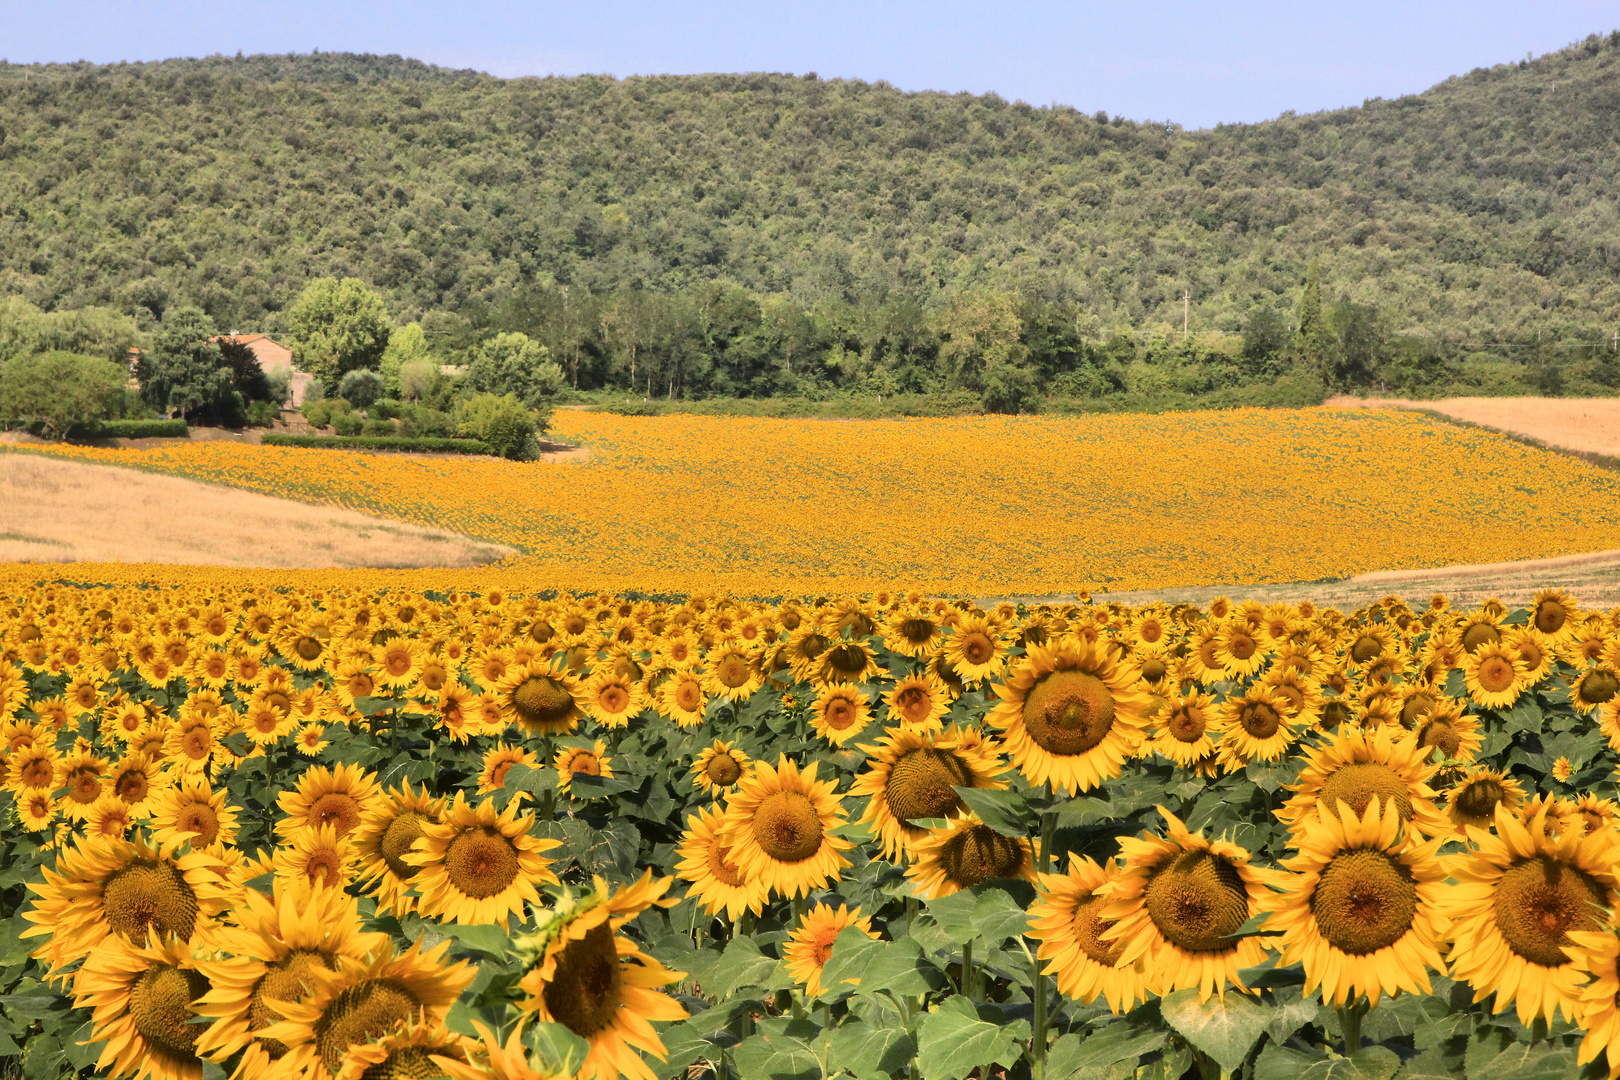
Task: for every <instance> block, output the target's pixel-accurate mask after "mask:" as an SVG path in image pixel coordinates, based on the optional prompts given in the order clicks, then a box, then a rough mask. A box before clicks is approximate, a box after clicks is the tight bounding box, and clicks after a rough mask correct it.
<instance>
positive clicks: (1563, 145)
mask: <svg viewBox="0 0 1620 1080" xmlns="http://www.w3.org/2000/svg"><path fill="white" fill-rule="evenodd" d="M1617 167H1620V32H1617V33H1616V34H1613V35H1610V36H1609V37H1606V38H1599V37H1596V36H1594V37H1591V38H1589V39H1587V40H1586V41H1585V42H1583V43H1580V44H1577V45H1574V46H1571V47H1570V48H1568V49H1565V50H1562V51H1560V52H1558V53H1555V54H1551V55H1548V56H1543V57H1540V58H1538V59H1536V60H1533V61H1530V62H1528V63H1516V64H1506V65H1500V66H1498V67H1494V68H1490V69H1480V70H1476V71H1474V72H1471V73H1469V74H1467V75H1463V76H1459V77H1456V78H1453V79H1449V80H1447V81H1446V82H1444V83H1442V84H1440V85H1438V86H1436V87H1434V88H1432V89H1430V90H1428V91H1427V92H1425V93H1423V94H1420V95H1415V96H1411V97H1404V98H1400V99H1397V100H1393V101H1383V100H1374V101H1370V102H1367V103H1366V104H1365V105H1363V106H1361V107H1358V108H1349V109H1342V110H1338V111H1334V112H1326V113H1316V114H1312V115H1308V116H1293V115H1285V116H1283V117H1280V118H1278V119H1276V120H1272V121H1267V122H1265V123H1260V124H1252V125H1241V126H1225V127H1219V128H1216V129H1214V130H1208V131H1184V130H1182V129H1180V128H1178V127H1175V126H1167V125H1163V124H1143V123H1135V122H1130V121H1126V120H1121V119H1118V118H1109V117H1107V116H1105V115H1103V114H1100V113H1099V114H1097V115H1095V116H1093V115H1088V114H1085V113H1082V112H1079V111H1077V110H1075V109H1071V108H1065V107H1050V108H1033V107H1031V106H1028V105H1025V104H1023V103H1013V102H1008V101H1005V100H1002V99H1001V98H999V97H996V96H994V95H989V96H982V97H980V96H973V95H969V94H957V95H946V94H938V93H903V92H901V91H898V90H896V89H894V88H893V87H890V86H888V85H887V84H884V83H875V84H868V83H862V82H853V81H824V80H818V79H817V78H815V77H814V76H805V77H792V76H785V75H707V76H690V77H686V76H682V77H674V76H671V77H657V78H632V79H623V80H616V79H611V78H606V77H590V76H586V77H577V78H546V79H512V80H502V79H495V78H491V77H488V76H484V75H480V74H477V73H474V72H469V71H450V70H445V69H439V68H433V67H429V66H426V65H423V64H420V63H417V62H415V61H408V60H401V59H399V58H397V57H375V56H355V55H345V54H317V55H313V56H291V57H281V56H255V57H246V58H234V59H233V58H228V57H211V58H208V59H202V60H171V61H165V62H162V63H151V64H119V65H108V66H97V65H91V64H69V65H49V66H20V65H3V66H0V294H20V295H22V296H24V297H26V298H28V299H29V300H30V301H32V302H33V303H35V304H37V305H39V306H41V307H43V308H46V309H53V308H54V309H60V308H70V307H83V306H89V305H105V306H113V307H118V308H123V309H125V310H126V311H132V312H151V313H154V314H155V313H158V312H161V311H162V310H164V309H165V308H167V307H170V306H177V305H181V304H191V303H195V304H200V305H201V306H203V307H204V308H206V309H207V310H208V311H209V313H210V314H212V315H213V316H214V317H215V319H216V321H217V322H218V323H219V324H220V325H221V326H239V327H244V328H246V327H253V328H263V329H271V330H274V329H276V327H277V325H278V322H277V320H278V317H279V316H278V314H277V313H279V312H280V311H281V310H282V309H284V308H285V307H286V306H287V305H288V304H290V303H291V301H292V300H293V299H294V298H295V297H296V295H297V293H298V291H299V289H300V288H301V287H302V286H303V284H304V283H305V282H306V281H308V280H309V279H311V278H313V277H317V276H321V275H338V276H356V277H360V278H363V279H365V280H367V281H368V282H371V283H372V284H374V285H375V286H376V287H377V288H378V289H379V290H380V291H381V292H382V293H383V294H384V295H385V296H386V297H387V298H388V299H389V301H390V303H391V305H392V307H393V309H394V310H395V311H396V312H398V313H400V314H401V315H402V316H403V317H407V318H409V317H418V316H420V315H422V314H424V313H428V312H433V311H451V312H461V313H463V314H467V315H471V316H472V317H473V318H474V320H475V322H476V321H477V320H482V321H483V322H484V323H486V324H487V323H489V322H490V321H491V320H492V319H494V320H495V321H500V320H501V318H505V320H506V322H508V323H511V322H513V320H512V319H511V318H508V317H504V316H498V315H492V314H491V313H492V312H495V313H498V312H501V311H503V310H504V311H510V310H511V308H512V305H513V304H514V303H519V304H521V303H522V302H523V297H524V296H533V295H534V294H535V290H536V289H537V288H538V289H540V290H541V291H546V292H557V291H559V290H557V289H555V288H553V287H556V286H567V287H568V288H569V289H570V291H571V294H572V295H574V296H576V297H588V296H590V295H596V296H601V295H605V294H610V293H614V292H620V291H624V290H647V291H651V292H655V293H663V294H674V295H686V294H690V293H692V291H693V290H694V289H698V288H699V287H700V286H703V284H704V283H706V282H711V281H723V282H728V283H734V284H736V285H739V286H742V287H743V288H745V289H747V290H750V291H751V292H752V293H753V294H755V295H756V296H760V297H766V298H772V297H776V298H781V299H782V300H783V301H785V302H787V303H789V304H791V305H792V306H793V307H795V309H818V310H827V309H828V308H829V306H831V307H836V306H838V305H852V304H853V305H868V306H869V305H872V304H875V303H878V302H881V301H888V302H890V303H891V305H892V303H894V302H895V301H896V298H904V300H905V302H906V303H912V304H916V305H920V307H921V308H923V309H929V308H937V307H938V306H939V305H940V304H941V303H942V302H943V300H944V298H945V297H947V296H949V295H950V294H952V293H954V292H957V291H960V290H962V289H964V288H969V287H977V286H987V287H991V288H994V289H1002V290H1012V291H1014V292H1016V293H1018V294H1020V295H1022V296H1026V297H1036V298H1040V299H1041V300H1042V301H1046V302H1056V303H1059V304H1061V305H1063V309H1064V310H1065V311H1066V312H1072V313H1073V318H1072V320H1070V321H1072V322H1073V324H1074V330H1075V332H1076V333H1078V334H1080V335H1081V336H1082V337H1089V338H1091V339H1092V340H1097V341H1101V340H1104V339H1106V338H1107V337H1108V336H1109V335H1110V334H1112V333H1114V332H1116V331H1119V330H1136V331H1148V332H1149V333H1150V334H1151V333H1162V332H1164V331H1166V330H1168V329H1169V328H1170V327H1172V326H1174V327H1175V328H1176V329H1178V330H1179V328H1180V324H1181V319H1182V293H1183V289H1188V290H1190V291H1191V295H1192V301H1191V322H1192V327H1193V329H1194V330H1197V331H1203V332H1214V331H1219V332H1224V333H1227V334H1237V333H1239V332H1241V331H1242V330H1243V329H1244V327H1245V325H1246V324H1248V323H1250V322H1251V321H1252V316H1253V312H1254V310H1255V308H1256V306H1257V305H1259V306H1262V307H1265V306H1270V307H1272V308H1275V309H1276V310H1277V311H1278V312H1279V313H1281V314H1282V316H1283V317H1284V319H1285V320H1291V319H1292V318H1293V317H1294V311H1295V305H1296V302H1297V297H1298V295H1299V289H1300V286H1301V284H1302V282H1303V280H1304V277H1305V272H1306V266H1307V264H1308V262H1309V261H1310V260H1311V259H1313V258H1314V259H1317V260H1319V261H1320V265H1321V268H1322V275H1323V291H1324V295H1325V296H1327V297H1328V298H1329V299H1330V300H1332V299H1334V298H1348V299H1350V300H1353V301H1357V302H1360V303H1362V304H1369V305H1376V307H1377V310H1378V313H1379V319H1380V320H1381V325H1382V326H1383V327H1384V328H1385V329H1386V330H1388V331H1389V332H1393V333H1399V334H1405V335H1416V336H1419V337H1424V338H1434V339H1439V340H1441V341H1444V342H1447V343H1449V347H1452V348H1454V349H1460V350H1462V351H1464V352H1466V351H1470V350H1477V349H1481V348H1484V349H1487V350H1488V349H1490V348H1493V347H1496V345H1495V344H1494V343H1504V342H1505V343H1510V345H1511V346H1524V345H1526V344H1534V343H1536V342H1538V341H1539V342H1540V343H1541V344H1542V346H1543V347H1544V348H1545V347H1547V346H1548V345H1549V344H1551V343H1561V342H1563V343H1574V342H1577V341H1585V342H1588V343H1592V342H1596V341H1599V340H1607V338H1608V336H1609V335H1610V334H1611V333H1612V332H1613V328H1614V325H1615V323H1616V321H1617V319H1620V279H1617V271H1620V227H1617V225H1620V219H1617V211H1616V205H1615V199H1614V194H1615V180H1616V177H1615V172H1616V169H1617ZM525 290H526V291H525ZM514 297H516V299H514ZM1067 318H1068V317H1067V316H1066V319H1067ZM516 322H517V323H521V322H522V319H521V318H519V319H517V320H516Z"/></svg>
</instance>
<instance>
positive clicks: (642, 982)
mask: <svg viewBox="0 0 1620 1080" xmlns="http://www.w3.org/2000/svg"><path fill="white" fill-rule="evenodd" d="M673 881H674V879H673V878H667V877H666V878H662V879H660V880H657V881H654V880H653V876H652V871H651V870H648V871H647V872H645V873H644V874H642V876H641V879H640V880H639V881H637V882H635V883H634V884H631V885H623V886H620V887H619V888H618V889H617V890H615V891H614V892H613V893H611V894H610V893H609V892H608V889H607V883H606V882H604V881H603V880H602V879H601V878H600V877H598V878H596V879H595V889H594V891H592V892H590V893H587V894H586V895H584V896H581V897H573V896H565V897H564V898H563V900H562V901H560V902H559V903H558V904H557V906H556V907H555V908H554V909H552V910H551V911H549V912H546V913H543V914H541V915H540V917H539V926H538V928H537V929H536V930H535V932H534V933H533V934H529V935H526V936H524V937H520V938H518V939H516V940H515V941H514V942H513V950H514V951H515V952H516V953H517V954H518V955H519V956H523V957H527V958H530V959H529V963H528V966H527V970H526V972H525V974H524V975H523V978H522V979H521V980H520V981H519V983H518V986H519V989H520V990H522V991H523V993H524V994H525V995H526V996H525V997H524V999H523V1000H522V1001H520V1002H519V1003H518V1008H519V1009H520V1010H522V1012H523V1013H524V1014H526V1015H531V1014H532V1015H533V1016H535V1018H536V1019H538V1020H541V1021H544V1022H549V1023H556V1024H562V1025H563V1026H564V1027H566V1028H567V1029H568V1030H569V1031H572V1032H573V1033H574V1034H575V1035H577V1036H579V1037H580V1038H582V1039H584V1040H586V1041H587V1042H588V1043H589V1044H590V1052H589V1053H588V1054H587V1055H586V1057H585V1061H584V1063H583V1064H582V1065H581V1066H580V1069H579V1072H578V1073H577V1074H576V1076H577V1080H613V1077H614V1076H615V1075H622V1076H625V1077H629V1078H630V1080H658V1074H657V1073H655V1072H653V1070H652V1069H650V1068H649V1067H648V1066H647V1063H646V1062H645V1061H644V1060H642V1058H641V1055H640V1054H638V1053H637V1052H636V1051H638V1050H639V1051H642V1052H645V1053H648V1054H652V1055H653V1056H654V1057H656V1058H658V1059H659V1060H660V1061H662V1060H664V1057H665V1051H664V1044H663V1042H662V1041H661V1040H660V1039H659V1038H658V1034H657V1033H656V1032H655V1031H654V1030H653V1028H652V1026H651V1024H649V1023H648V1021H662V1020H680V1019H683V1018H684V1017H685V1016H686V1009H685V1008H684V1007H682V1006H681V1004H680V1003H679V1002H677V1001H676V1000H675V999H674V998H671V997H669V996H668V995H667V994H664V993H661V992H659V990H658V988H659V987H663V986H668V985H669V984H670V983H673V982H679V981H680V980H681V979H683V978H685V977H686V973H685V972H682V971H670V970H669V969H668V968H665V967H664V966H663V965H662V964H660V963H659V962H658V961H657V960H655V959H653V958H652V957H651V956H649V955H647V954H646V953H644V952H642V951H641V950H640V949H639V948H637V947H636V943H635V942H633V941H631V940H630V939H629V938H626V937H623V936H622V935H620V934H619V933H618V931H619V930H620V929H621V928H623V926H624V925H625V924H626V923H628V922H630V921H631V920H632V919H634V918H635V917H636V916H637V915H639V914H641V912H642V911H644V910H646V909H647V908H649V907H652V906H653V905H655V904H656V905H658V906H660V907H667V906H669V905H670V904H672V903H673V901H671V900H668V899H664V893H665V892H667V891H668V890H669V886H670V885H671V883H672V882H673Z"/></svg>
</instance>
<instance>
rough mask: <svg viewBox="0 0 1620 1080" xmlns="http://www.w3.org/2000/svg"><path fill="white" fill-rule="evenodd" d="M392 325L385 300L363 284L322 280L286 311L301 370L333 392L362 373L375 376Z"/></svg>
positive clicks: (311, 286)
mask: <svg viewBox="0 0 1620 1080" xmlns="http://www.w3.org/2000/svg"><path fill="white" fill-rule="evenodd" d="M391 328H392V324H391V322H390V321H389V318H388V308H387V306H386V305H385V304H384V302H383V299H382V297H380V296H378V295H377V294H376V293H374V292H372V291H371V290H370V289H369V288H367V286H366V283H365V282H363V281H361V280H359V279H358V278H352V277H346V278H344V279H343V280H342V281H339V280H337V279H336V278H317V279H316V280H315V281H312V282H310V283H309V284H308V285H307V286H305V288H304V291H303V292H302V293H300V294H299V296H298V299H297V301H296V302H295V303H294V304H293V306H292V307H291V308H290V309H288V311H287V333H288V335H289V336H290V337H291V339H292V346H293V355H294V356H295V357H296V358H297V361H298V364H299V366H300V367H301V368H302V369H303V370H305V371H308V372H309V373H311V374H312V375H314V376H315V377H316V378H317V379H320V380H321V382H322V384H323V385H325V386H328V387H336V386H337V385H338V382H339V380H341V379H342V378H343V376H344V375H346V374H348V373H349V372H351V371H355V370H358V369H361V368H369V369H371V370H373V371H374V370H376V368H377V367H378V366H379V365H380V364H381V363H382V358H383V352H384V350H386V349H387V347H388V338H389V334H390V331H391Z"/></svg>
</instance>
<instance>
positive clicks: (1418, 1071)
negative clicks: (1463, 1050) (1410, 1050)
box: [1396, 1050, 1467, 1080]
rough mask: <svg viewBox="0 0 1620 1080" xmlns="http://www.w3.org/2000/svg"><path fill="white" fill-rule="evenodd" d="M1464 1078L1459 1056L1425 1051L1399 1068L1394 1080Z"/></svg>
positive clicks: (1456, 1079) (1459, 1079)
mask: <svg viewBox="0 0 1620 1080" xmlns="http://www.w3.org/2000/svg"><path fill="white" fill-rule="evenodd" d="M1466 1077H1467V1074H1466V1073H1465V1072H1464V1070H1463V1060H1462V1056H1461V1055H1458V1054H1446V1053H1443V1052H1441V1051H1440V1050H1425V1051H1423V1053H1421V1054H1419V1055H1418V1056H1417V1057H1415V1058H1410V1059H1408V1061H1407V1062H1406V1064H1405V1065H1403V1066H1401V1071H1400V1072H1399V1073H1398V1074H1397V1076H1396V1080H1466Z"/></svg>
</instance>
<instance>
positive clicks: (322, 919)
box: [195, 878, 391, 1080]
mask: <svg viewBox="0 0 1620 1080" xmlns="http://www.w3.org/2000/svg"><path fill="white" fill-rule="evenodd" d="M274 890H275V891H274V894H273V895H272V896H265V895H264V894H263V893H261V892H258V891H256V890H254V889H245V890H243V892H242V896H241V900H240V901H239V902H238V904H237V905H236V908H235V920H234V921H235V925H234V926H230V927H226V928H225V929H223V930H221V931H220V945H221V951H220V952H219V953H218V954H217V955H215V956H213V957H212V958H204V959H200V960H198V962H197V966H198V968H200V969H201V970H202V972H203V974H204V975H206V976H207V978H208V983H209V987H210V989H209V991H208V993H206V994H205V995H203V997H202V998H200V999H199V1000H198V1001H197V1003H196V1006H195V1008H196V1011H197V1013H198V1014H199V1015H201V1016H211V1017H214V1022H213V1023H212V1024H210V1025H208V1026H207V1027H205V1028H202V1029H200V1037H199V1038H198V1040H197V1052H198V1053H200V1054H202V1055H203V1056H205V1057H209V1058H213V1059H215V1060H221V1061H222V1060H225V1059H227V1058H229V1057H231V1056H232V1055H234V1054H236V1053H237V1052H238V1051H242V1052H243V1053H242V1058H241V1061H240V1063H239V1064H238V1065H237V1068H236V1071H235V1073H233V1074H232V1076H233V1080H243V1078H247V1077H257V1076H261V1075H263V1074H264V1073H265V1072H266V1071H267V1070H268V1069H269V1068H270V1066H271V1065H272V1064H273V1063H274V1062H276V1061H278V1060H279V1059H280V1058H281V1057H282V1055H284V1054H285V1053H286V1052H287V1048H286V1047H285V1046H283V1045H282V1044H281V1043H279V1042H276V1041H275V1040H273V1039H265V1038H264V1037H262V1036H261V1035H260V1034H259V1033H260V1032H262V1031H263V1030H264V1029H265V1028H267V1027H269V1026H270V1025H271V1024H273V1023H275V1022H277V1021H278V1020H281V1019H283V1017H282V1015H281V1014H280V1013H279V1012H277V1011H276V1009H275V1007H274V1006H273V1005H271V1004H270V1002H272V1001H296V1000H298V999H299V998H302V997H304V996H305V995H306V994H308V993H311V992H313V991H314V989H315V985H314V980H313V979H312V978H311V977H310V974H309V973H310V971H311V969H316V968H318V969H321V970H323V971H329V972H330V971H336V970H337V969H338V967H339V966H340V965H341V963H342V962H343V961H345V960H347V961H350V962H358V963H362V964H363V963H365V961H366V958H367V957H368V956H369V955H370V954H371V953H372V952H373V951H376V950H379V949H389V948H391V946H390V945H389V942H388V937H387V935H386V934H372V933H362V932H361V931H360V912H359V906H358V904H359V902H358V901H357V900H356V899H355V898H354V897H352V896H349V895H348V894H347V893H345V892H343V891H342V890H341V889H327V888H318V887H312V886H311V885H310V884H309V883H308V882H307V881H301V880H295V879H284V878H277V879H275V884H274Z"/></svg>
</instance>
